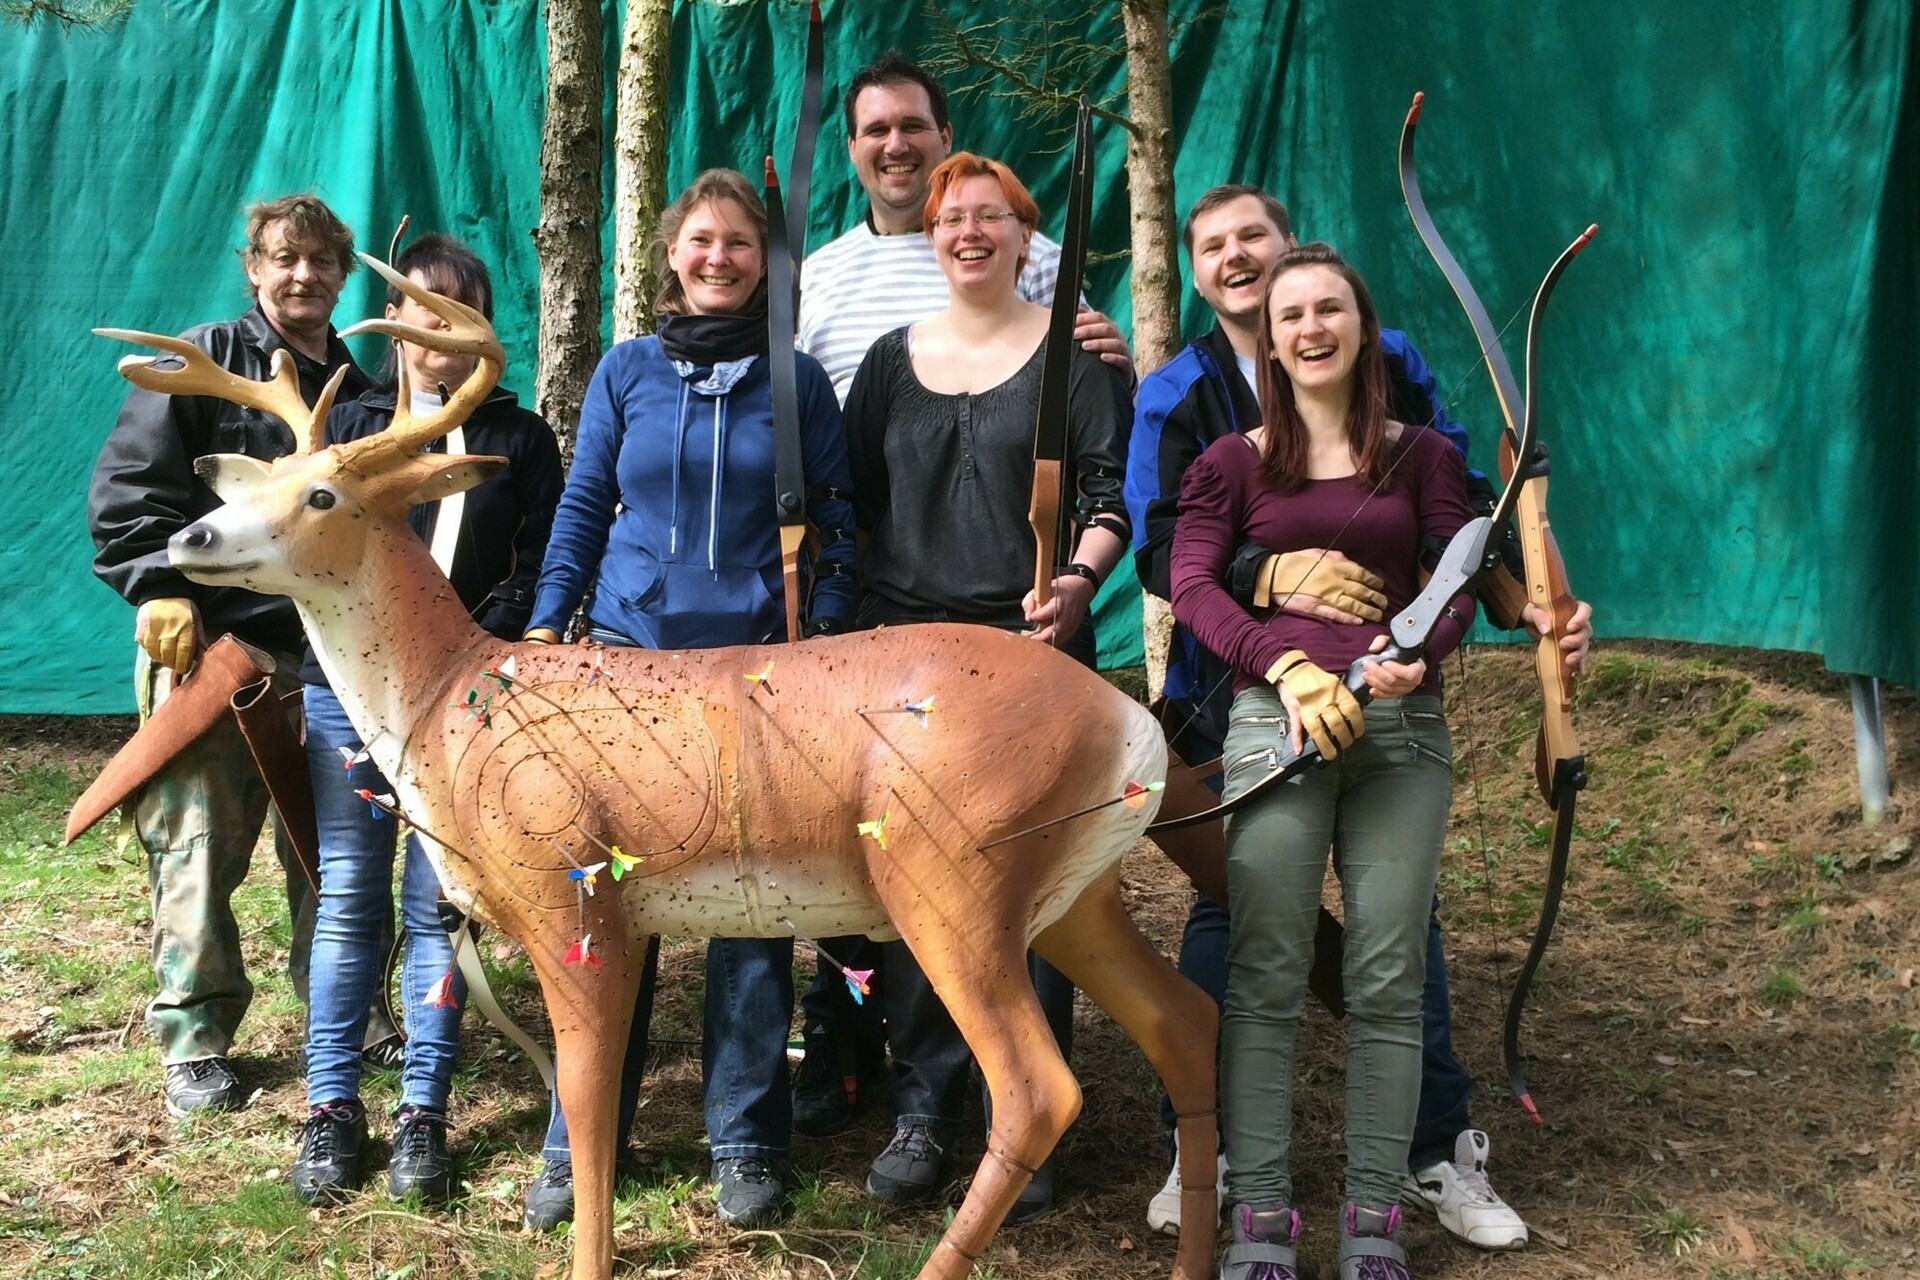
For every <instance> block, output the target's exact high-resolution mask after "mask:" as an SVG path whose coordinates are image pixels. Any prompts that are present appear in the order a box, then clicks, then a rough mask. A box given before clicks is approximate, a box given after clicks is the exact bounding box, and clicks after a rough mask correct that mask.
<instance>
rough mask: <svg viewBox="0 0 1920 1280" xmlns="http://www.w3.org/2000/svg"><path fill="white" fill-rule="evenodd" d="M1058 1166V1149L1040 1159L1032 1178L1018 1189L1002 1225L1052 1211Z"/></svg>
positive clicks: (1031, 1218)
mask: <svg viewBox="0 0 1920 1280" xmlns="http://www.w3.org/2000/svg"><path fill="white" fill-rule="evenodd" d="M1059 1166H1060V1153H1059V1152H1058V1151H1055V1152H1054V1153H1053V1154H1052V1155H1050V1156H1048V1157H1047V1158H1046V1159H1045V1160H1043V1161H1041V1163H1040V1167H1039V1168H1038V1169H1035V1170H1034V1171H1033V1178H1032V1179H1031V1180H1030V1181H1029V1182H1028V1183H1027V1185H1026V1186H1024V1187H1022V1188H1021V1189H1020V1198H1019V1199H1017V1200H1015V1201H1014V1202H1013V1208H1011V1209H1009V1210H1007V1216H1006V1220H1005V1223H1004V1225H1006V1226H1009V1227H1017V1226H1019V1225H1020V1224H1021V1223H1023V1222H1032V1221H1033V1220H1034V1219H1035V1218H1044V1217H1046V1216H1047V1215H1048V1214H1049V1213H1052V1212H1053V1187H1054V1183H1055V1181H1056V1178H1057V1174H1058V1171H1059Z"/></svg>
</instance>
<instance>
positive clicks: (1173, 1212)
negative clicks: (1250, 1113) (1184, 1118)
mask: <svg viewBox="0 0 1920 1280" xmlns="http://www.w3.org/2000/svg"><path fill="white" fill-rule="evenodd" d="M1226 1189H1227V1158H1226V1157H1225V1156H1224V1155H1223V1156H1221V1157H1219V1168H1218V1169H1216V1170H1215V1171H1214V1178H1213V1194H1214V1200H1215V1203H1217V1204H1219V1205H1221V1206H1222V1207H1223V1208H1224V1207H1225V1205H1226V1197H1225V1195H1224V1194H1223V1193H1224V1192H1225V1191H1226ZM1180 1190H1181V1188H1180V1137H1179V1135H1178V1134H1176V1135H1174V1139H1173V1168H1171V1169H1169V1170H1168V1171H1167V1180H1166V1182H1165V1183H1164V1184H1163V1185H1162V1186H1161V1188H1160V1189H1159V1190H1158V1191H1156V1192H1154V1193H1153V1199H1151V1200H1149V1201H1147V1225H1148V1226H1149V1227H1151V1228H1153V1229H1154V1230H1155V1231H1158V1232H1159V1233H1160V1234H1161V1235H1163V1236H1177V1235H1179V1234H1180Z"/></svg>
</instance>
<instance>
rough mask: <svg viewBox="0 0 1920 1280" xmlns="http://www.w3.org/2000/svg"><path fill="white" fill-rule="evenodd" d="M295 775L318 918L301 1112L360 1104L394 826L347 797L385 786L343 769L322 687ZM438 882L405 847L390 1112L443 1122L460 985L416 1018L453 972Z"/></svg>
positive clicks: (335, 702) (348, 744) (381, 958)
mask: <svg viewBox="0 0 1920 1280" xmlns="http://www.w3.org/2000/svg"><path fill="white" fill-rule="evenodd" d="M304 696H305V700H306V709H307V767H308V770H309V772H310V773H311V774H312V777H313V807H314V814H315V817H316V818H317V819H318V821H319V827H320V910H319V914H318V918H317V919H316V920H315V922H314V928H313V964H312V978H311V995H310V998H309V1005H310V1007H309V1012H308V1018H307V1101H308V1103H309V1105H315V1106H317V1105H319V1104H321V1103H324V1102H340V1101H344V1100H346V1099H349V1098H357V1097H359V1096H360V1048H361V1044H362V1041H363V1040H364V1038H365V1035H366V1028H367V1005H368V1002H369V1001H370V1000H372V999H373V997H374V994H375V992H376V991H377V990H378V989H379V985H380V981H381V978H382V976H383V975H384V973H385V969H386V961H387V956H386V947H385V945H384V940H385V939H386V938H387V937H388V936H389V934H390V930H391V928H392V922H393V855H394V846H395V844H396V837H397V836H398V834H399V833H398V830H397V828H398V823H397V822H396V821H395V820H394V819H393V818H392V817H391V816H389V815H388V814H385V813H381V812H379V811H378V810H376V809H375V808H374V807H373V806H372V805H370V804H369V803H367V801H365V800H362V799H361V798H360V797H359V796H358V795H356V794H355V792H357V791H359V790H362V789H365V790H368V791H372V792H373V793H374V794H375V795H380V794H383V793H385V792H386V791H387V790H388V787H387V781H386V779H385V778H383V777H382V776H381V775H380V770H379V769H378V768H376V767H375V766H374V764H373V762H372V761H371V760H362V761H360V762H359V763H358V764H355V765H354V766H353V767H352V768H351V769H347V768H345V767H343V766H344V761H343V757H342V755H341V751H342V749H345V750H346V751H347V752H348V753H352V754H357V753H358V752H359V751H360V749H361V745H362V744H361V741H360V735H359V734H358V733H356V732H355V731H354V728H353V725H352V724H350V723H349V722H348V720H347V715H346V712H345V711H344V710H342V709H341V706H340V700H339V699H338V698H337V697H335V696H334V693H333V690H331V689H329V688H327V687H326V686H325V685H314V684H310V685H307V686H306V688H305V690H304ZM439 898H440V879H439V877H438V876H437V875H435V874H434V870H433V867H432V865H431V864H430V863H428V861H427V858H426V854H425V853H424V852H423V851H422V850H421V847H420V839H419V837H418V836H414V835H409V836H408V837H407V861H406V867H405V870H404V872H403V873H402V876H401V888H400V911H401V918H402V921H403V923H404V924H405V925H406V930H407V954H406V960H405V963H404V965H403V966H402V969H401V981H400V989H401V993H402V999H403V1000H404V1001H405V1003H406V1026H407V1049H406V1065H405V1066H404V1067H402V1068H401V1072H400V1105H401V1106H403V1107H424V1108H426V1109H428V1110H432V1111H438V1112H441V1113H444V1112H445V1111H446V1109H447V1095H448V1093H449V1092H450V1091H451V1088H452V1084H453V1067H454V1062H455V1061H456V1060H457V1059H458V1058H459V1056H460V1007H461V1005H462V1004H463V1003H464V1002H465V1000H466V995H467V991H466V984H465V983H464V982H463V981H461V978H460V975H459V973H458V972H455V973H454V974H453V1003H452V1004H449V1005H446V1006H428V1005H427V1004H426V999H427V996H428V994H429V993H430V992H431V990H432V988H433V985H434V983H436V982H438V981H439V980H440V978H441V977H443V976H444V975H445V974H447V973H448V972H449V971H450V970H452V968H453V947H452V944H451V943H450V942H449V941H448V939H447V934H446V931H445V930H444V929H443V928H442V927H441V924H440V912H439V907H438V902H439Z"/></svg>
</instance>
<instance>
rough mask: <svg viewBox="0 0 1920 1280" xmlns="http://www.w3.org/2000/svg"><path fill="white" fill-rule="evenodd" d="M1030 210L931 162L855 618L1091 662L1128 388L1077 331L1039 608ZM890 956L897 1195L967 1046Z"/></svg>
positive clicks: (941, 1118) (1038, 314) (989, 164)
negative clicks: (940, 303) (1065, 556)
mask: <svg viewBox="0 0 1920 1280" xmlns="http://www.w3.org/2000/svg"><path fill="white" fill-rule="evenodd" d="M1039 216H1040V211H1039V208H1038V207H1037V206H1036V205H1035V204H1034V201H1033V197H1032V196H1031V195H1030V194H1028V192H1027V189H1026V187H1025V186H1024V185H1023V184H1022V183H1021V181H1020V179H1019V178H1017V177H1015V176H1014V174H1013V172H1012V171H1011V170H1009V169H1008V168H1007V167H1006V166H1005V165H1003V164H1001V163H1000V162H998V161H996V160H989V159H987V158H985V157H983V156H978V155H974V154H973V153H971V152H966V151H961V152H956V153H955V154H953V155H952V156H949V157H948V158H947V159H946V161H945V162H943V163H942V164H941V165H940V167H939V168H937V169H935V170H934V172H933V177H932V180H931V189H930V191H929V194H928V196H927V205H926V219H925V227H926V234H927V236H928V237H929V238H930V239H931V240H932V241H933V249H934V256H935V258H936V259H937V260H938V262H939V264H940V269H941V271H942V272H943V273H944V274H945V275H946V278H947V288H948V298H949V301H948V306H947V308H946V309H945V310H944V311H940V312H937V313H935V314H934V315H932V316H929V317H927V318H926V319H925V320H922V321H920V322H919V323H918V324H913V325H908V326H906V327H905V328H901V329H896V330H894V331H893V332H892V333H889V334H887V335H885V336H884V337H882V338H881V339H880V340H879V341H877V342H876V343H874V345H873V347H872V349H871V350H869V351H868V353H867V357H866V360H865V361H864V362H863V363H862V364H861V366H860V372H859V373H858V374H856V375H855V376H854V380H853V386H852V388H851V390H850V391H849V392H848V395H847V406H846V415H847V442H848V454H849V461H850V463H851V465H852V471H853V492H854V513H855V518H856V522H857V524H858V526H859V528H860V530H861V531H862V532H864V533H865V534H866V535H867V537H868V544H867V547H866V549H865V550H863V552H862V559H861V563H862V567H863V569H864V571H865V578H866V596H865V598H864V600H863V601H862V603H861V605H860V608H859V611H858V614H857V617H856V621H857V623H858V625H860V626H864V627H874V626H879V625H882V624H890V625H900V624H903V623H914V622H971V623H979V624H982V625H985V626H992V627H1004V628H1006V629H1008V630H1015V631H1031V634H1032V635H1033V638H1034V639H1035V640H1037V641H1039V642H1040V643H1042V644H1050V645H1053V646H1054V647H1056V648H1059V649H1063V650H1065V651H1066V652H1068V653H1070V654H1072V655H1073V656H1074V657H1076V658H1078V659H1080V660H1081V661H1082V662H1085V663H1087V664H1088V665H1089V666H1091V665H1092V664H1093V662H1094V656H1095V654H1094V636H1093V628H1092V627H1091V626H1089V625H1086V622H1087V614H1088V610H1089V608H1090V607H1091V605H1092V603H1093V597H1094V595H1095V593H1096V592H1097V591H1098V590H1099V588H1100V584H1101V583H1102V582H1104V581H1105V580H1106V577H1107V575H1108V573H1110V572H1111V571H1112V569H1113V567H1114V565H1115V564H1116V563H1118V562H1119V559H1120V556H1121V554H1122V553H1123V552H1124V551H1125V550H1126V548H1127V545H1128V539H1129V526H1128V523H1127V509H1126V503H1125V500H1124V498H1123V497H1122V495H1121V482H1122V478H1123V475H1124V472H1125V464H1126V440H1127V433H1128V431H1129V430H1130V428H1131V424H1132V396H1131V393H1130V391H1129V389H1128V386H1127V381H1126V378H1125V376H1124V375H1123V374H1121V373H1120V372H1119V371H1118V370H1116V369H1115V368H1114V367H1113V366H1111V365H1108V364H1105V363H1103V362H1102V361H1101V359H1100V358H1099V357H1098V356H1097V355H1094V354H1091V353H1089V352H1087V351H1085V350H1083V349H1082V348H1081V347H1080V346H1079V345H1078V344H1075V346H1074V348H1073V357H1072V371H1071V375H1070V379H1069V391H1070V411H1069V423H1068V429H1067V440H1068V456H1067V458H1066V461H1065V466H1064V470H1065V473H1066V474H1067V475H1068V476H1069V477H1071V479H1072V481H1073V492H1074V493H1075V494H1077V496H1078V501H1077V503H1076V504H1075V506H1074V522H1075V523H1074V529H1073V537H1072V538H1071V540H1067V541H1063V543H1062V545H1063V546H1069V547H1071V550H1072V554H1071V556H1070V557H1069V560H1070V563H1069V564H1068V565H1067V567H1066V568H1065V569H1064V570H1062V571H1061V572H1060V573H1059V574H1058V575H1056V576H1055V577H1054V579H1053V582H1052V592H1051V594H1052V598H1051V599H1050V600H1048V601H1047V603H1046V604H1044V605H1042V604H1039V603H1037V602H1036V599H1035V595H1034V591H1033V565H1034V554H1035V550H1034V535H1033V530H1032V529H1031V528H1030V527H1029V525H1028V523H1027V507H1028V501H1029V499H1030V497H1031V495H1032V492H1033V433H1034V417H1035V414H1036V412H1037V410H1038V407H1039V401H1040V367H1041V363H1042V348H1043V347H1044V346H1045V345H1046V336H1047V321H1048V311H1047V308H1045V307H1042V306H1039V305H1036V304H1034V303H1031V302H1026V301H1023V300H1022V299H1021V298H1020V297H1019V296H1018V294H1017V293H1016V292H1015V287H1014V286H1015V284H1016V282H1017V281H1018V280H1019V277H1020V270H1021V268H1022V267H1023V266H1024V265H1025V263H1026V257H1027V249H1028V245H1029V243H1030V241H1031V240H1032V238H1033V232H1034V227H1035V224H1036V223H1037V222H1038V221H1039ZM1060 287H1063V288H1077V287H1078V282H1077V281H1071V280H1068V281H1061V282H1060ZM885 963H886V968H885V984H884V987H883V990H884V1000H885V1004H886V1010H887V1027H888V1036H889V1038H890V1039H891V1041H892V1043H893V1058H894V1062H893V1071H892V1077H893V1078H892V1083H893V1104H894V1117H895V1126H896V1127H895V1131H894V1137H893V1141H892V1142H891V1143H889V1144H888V1146H887V1149H886V1150H885V1151H883V1152H882V1153H881V1154H880V1157H879V1158H878V1159H877V1160H875V1161H874V1164H873V1168H872V1171H871V1172H870V1173H869V1174H868V1177H867V1190H868V1192H869V1193H870V1194H872V1195H875V1196H877V1197H879V1198H880V1199H883V1200H889V1201H894V1202H904V1201H909V1200H915V1199H920V1198H922V1197H924V1196H927V1195H929V1194H931V1193H932V1192H933V1191H935V1190H936V1189H937V1188H938V1187H939V1185H940V1182H941V1172H942V1169H943V1168H944V1165H945V1162H946V1152H947V1150H948V1148H949V1147H950V1145H951V1143H952V1139H953V1135H954V1130H955V1127H956V1126H957V1124H958V1121H959V1118H960V1112H961V1106H962V1102H963V1099H964V1091H965V1088H966V1082H967V1067H968V1062H969V1057H968V1053H967V1048H966V1043H965V1041H964V1040H962V1039H961V1037H960V1034H959V1032H958V1031H957V1030H956V1029H955V1028H954V1026H953V1022H952V1020H951V1019H950V1018H949V1017H948V1016H947V1014H946V1010H945V1009H944V1008H943V1007H942V1006H941V1004H940V1001H939V998H938V997H937V996H935V995H934V994H933V992H932V990H931V989H930V988H929V987H928V986H927V983H926V979H925V976H924V975H922V974H921V973H920V970H919V966H918V965H917V964H915V963H913V960H912V957H911V955H909V954H908V952H907V950H906V948H905V946H904V945H902V944H898V943H890V944H888V947H887V957H886V962H885ZM1035 977H1036V981H1035V985H1036V986H1037V987H1038V989H1039V991H1040V997H1041V1003H1042V1004H1043V1005H1044V1006H1045V1007H1046V1009H1047V1016H1048V1020H1049V1022H1051V1023H1052V1024H1053V1028H1054V1034H1055V1036H1056V1038H1057V1039H1058V1040H1059V1041H1060V1046H1061V1051H1062V1052H1063V1053H1065V1052H1066V1051H1067V1049H1068V1047H1069V1046H1070V1043H1071V1039H1072V1015H1073V989H1072V986H1071V985H1070V984H1069V983H1067V981H1066V980H1065V979H1064V978H1062V977H1061V976H1060V975H1059V974H1058V973H1056V972H1055V971H1053V969H1052V968H1051V967H1050V966H1047V965H1044V964H1037V972H1036V975H1035ZM1052 1199H1053V1162H1052V1161H1048V1163H1047V1164H1046V1165H1044V1166H1043V1167H1042V1168H1041V1169H1040V1171H1039V1172H1038V1173H1037V1174H1036V1175H1035V1177H1034V1181H1033V1184H1032V1185H1031V1186H1030V1187H1029V1188H1028V1189H1027V1190H1026V1191H1025V1192H1023V1193H1022V1196H1021V1199H1020V1202H1019V1203H1018V1204H1017V1205H1016V1206H1015V1207H1014V1210H1013V1212H1012V1213H1011V1214H1010V1215H1009V1217H1008V1221H1020V1220H1022V1219H1024V1218H1030V1217H1034V1216H1037V1215H1038V1214H1040V1213H1043V1212H1045V1211H1046V1210H1047V1208H1049V1207H1050V1206H1051V1204H1052Z"/></svg>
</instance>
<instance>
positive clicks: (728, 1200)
mask: <svg viewBox="0 0 1920 1280" xmlns="http://www.w3.org/2000/svg"><path fill="white" fill-rule="evenodd" d="M713 1185H714V1200H715V1201H716V1202H717V1203H718V1205H719V1206H720V1221H722V1222H728V1223H732V1224H733V1225H734V1226H736V1227H764V1226H768V1225H770V1224H772V1223H775V1222H778V1221H779V1220H780V1217H781V1215H782V1214H784V1213H785V1212H786V1201H787V1188H786V1184H785V1183H783V1182H781V1181H780V1174H779V1172H778V1171H777V1170H776V1169H775V1168H774V1167H773V1165H772V1164H770V1163H768V1162H767V1161H765V1160H762V1159H760V1157H758V1156H729V1157H725V1158H722V1159H719V1160H715V1161H714V1162H713Z"/></svg>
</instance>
